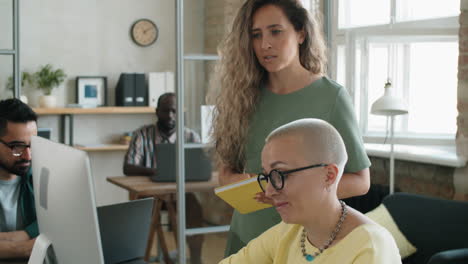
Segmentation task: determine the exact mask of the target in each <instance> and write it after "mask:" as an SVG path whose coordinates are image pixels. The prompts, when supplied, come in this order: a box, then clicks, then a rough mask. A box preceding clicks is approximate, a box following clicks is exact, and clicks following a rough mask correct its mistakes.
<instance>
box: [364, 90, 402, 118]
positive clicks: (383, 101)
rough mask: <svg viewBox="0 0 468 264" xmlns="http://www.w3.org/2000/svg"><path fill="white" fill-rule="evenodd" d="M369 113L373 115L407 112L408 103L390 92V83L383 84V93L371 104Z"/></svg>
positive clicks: (393, 114) (392, 114)
mask: <svg viewBox="0 0 468 264" xmlns="http://www.w3.org/2000/svg"><path fill="white" fill-rule="evenodd" d="M371 113H372V114H374V115H385V116H395V115H403V114H407V113H408V105H407V104H406V102H405V101H403V100H402V99H401V98H399V97H395V96H393V95H392V93H391V85H390V84H389V83H387V85H385V93H384V95H383V96H382V97H380V98H379V99H377V101H375V102H374V103H373V104H372V107H371Z"/></svg>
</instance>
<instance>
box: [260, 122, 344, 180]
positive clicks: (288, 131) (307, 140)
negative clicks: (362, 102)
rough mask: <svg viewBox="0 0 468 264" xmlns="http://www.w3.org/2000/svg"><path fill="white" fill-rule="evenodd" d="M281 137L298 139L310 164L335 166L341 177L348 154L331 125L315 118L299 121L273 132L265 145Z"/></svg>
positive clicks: (338, 134)
mask: <svg viewBox="0 0 468 264" xmlns="http://www.w3.org/2000/svg"><path fill="white" fill-rule="evenodd" d="M283 136H295V137H298V138H299V139H300V140H301V142H302V143H303V144H301V146H302V148H303V149H302V150H303V154H305V155H309V156H310V158H311V159H312V160H311V161H312V162H316V163H326V164H331V163H334V164H336V165H337V166H338V170H339V172H338V177H341V175H342V174H343V170H344V166H345V164H346V162H347V161H348V154H347V153H346V147H345V144H344V142H343V139H342V138H341V136H340V133H338V131H337V130H336V129H335V128H334V127H333V126H332V125H330V124H329V123H327V122H326V121H323V120H321V119H316V118H304V119H299V120H296V121H293V122H290V123H287V124H285V125H282V126H280V127H278V128H276V129H275V130H273V131H272V132H271V133H270V134H269V135H268V136H267V138H266V139H265V143H269V142H270V141H271V140H273V139H275V138H279V137H283Z"/></svg>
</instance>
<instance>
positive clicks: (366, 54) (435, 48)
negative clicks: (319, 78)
mask: <svg viewBox="0 0 468 264" xmlns="http://www.w3.org/2000/svg"><path fill="white" fill-rule="evenodd" d="M459 9H460V1H455V0H452V1H437V0H360V1H351V0H334V2H333V12H334V13H335V14H338V15H333V16H332V17H334V21H333V27H332V28H333V31H332V32H333V33H332V50H331V52H330V54H331V55H332V58H331V67H330V75H331V77H332V78H335V79H336V80H337V81H338V82H339V83H341V84H343V85H344V86H345V87H346V88H348V90H349V92H350V94H351V96H352V98H353V102H354V104H355V109H356V116H357V118H358V121H359V124H360V127H361V129H362V132H363V134H364V137H365V140H366V141H367V142H383V140H382V139H385V138H386V136H387V133H386V131H387V128H388V126H387V119H386V117H384V116H376V115H372V114H370V108H371V105H372V103H373V102H374V101H375V100H377V99H378V98H379V97H380V96H382V95H383V92H384V85H385V83H386V81H387V79H389V80H390V81H391V83H392V86H393V91H394V93H396V95H397V96H399V97H402V98H404V99H405V100H406V101H407V103H408V106H409V113H408V114H407V115H403V116H397V117H396V119H395V136H396V138H397V139H398V140H397V141H400V143H414V142H416V141H417V142H421V143H424V144H431V143H437V142H443V143H447V142H453V139H454V137H455V132H456V116H457V109H456V105H457V65H458V63H457V61H458V27H459V25H458V16H459V12H460V11H459ZM368 10H372V12H369V11H368ZM415 139H417V140H415Z"/></svg>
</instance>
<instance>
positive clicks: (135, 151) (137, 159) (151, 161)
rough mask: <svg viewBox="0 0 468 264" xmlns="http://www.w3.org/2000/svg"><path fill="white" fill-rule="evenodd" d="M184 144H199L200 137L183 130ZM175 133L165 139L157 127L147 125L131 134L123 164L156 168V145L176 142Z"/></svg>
mask: <svg viewBox="0 0 468 264" xmlns="http://www.w3.org/2000/svg"><path fill="white" fill-rule="evenodd" d="M184 132H185V142H186V143H199V142H200V136H199V135H198V134H197V133H196V132H195V131H193V130H191V129H188V128H185V131H184ZM176 136H177V135H176V133H173V134H172V135H171V136H169V137H167V136H166V135H164V134H163V133H161V131H159V128H158V126H157V125H155V124H154V125H147V126H144V127H142V128H140V129H138V130H136V131H135V132H133V135H132V140H131V142H130V146H129V148H128V150H127V154H126V155H125V163H126V164H132V165H137V166H143V167H146V168H156V150H155V148H156V144H160V143H172V144H174V143H175V141H176Z"/></svg>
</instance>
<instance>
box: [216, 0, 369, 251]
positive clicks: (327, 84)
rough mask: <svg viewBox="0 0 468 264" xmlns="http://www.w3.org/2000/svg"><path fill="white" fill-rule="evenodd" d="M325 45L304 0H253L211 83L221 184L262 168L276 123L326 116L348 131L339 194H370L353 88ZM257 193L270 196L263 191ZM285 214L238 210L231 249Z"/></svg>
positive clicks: (225, 43) (229, 37) (241, 13)
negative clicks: (334, 69) (336, 75)
mask: <svg viewBox="0 0 468 264" xmlns="http://www.w3.org/2000/svg"><path fill="white" fill-rule="evenodd" d="M325 50H326V45H325V41H324V39H323V33H322V32H321V28H320V25H319V24H318V23H317V22H316V21H315V20H314V19H313V18H312V17H311V16H310V15H309V13H308V11H307V10H306V9H304V8H303V7H302V5H301V4H300V3H299V0H247V1H246V2H245V3H244V4H243V6H242V7H241V8H240V10H239V11H238V13H237V16H236V18H235V20H234V22H233V25H232V29H231V31H230V32H229V33H228V35H227V36H226V38H225V39H224V40H223V42H222V43H221V45H220V47H219V55H220V60H219V62H218V64H217V65H216V68H215V74H214V76H215V78H214V79H213V80H212V83H211V85H212V87H213V88H215V87H219V89H218V90H215V89H211V91H212V92H213V94H211V97H214V98H215V100H216V101H215V105H216V108H217V114H216V115H215V117H214V130H213V135H214V141H215V146H216V156H217V161H218V168H219V178H220V179H219V180H220V184H221V185H225V184H229V183H232V182H236V181H239V180H243V179H246V178H248V177H250V176H253V175H256V174H257V173H259V172H261V171H262V168H261V160H260V154H261V151H262V148H263V146H264V143H265V138H266V136H267V135H268V134H269V133H270V132H271V131H272V130H273V129H274V128H276V127H279V126H281V125H284V124H286V123H289V122H291V121H294V120H297V119H301V118H319V119H322V120H325V121H327V122H328V123H330V124H332V125H333V126H334V127H335V128H336V129H337V130H338V132H339V133H340V134H341V136H342V138H343V140H344V142H345V146H346V151H347V153H348V155H349V159H348V162H347V163H346V166H345V170H344V172H345V173H344V175H343V178H342V180H341V182H340V184H339V187H338V196H339V198H340V199H343V198H348V197H353V196H358V195H363V194H365V193H367V191H368V189H369V186H370V179H369V166H370V161H369V159H368V157H367V155H366V152H365V149H364V146H363V142H362V137H361V134H360V131H359V128H358V125H357V121H356V118H355V116H354V110H353V106H352V103H351V99H350V97H349V95H348V93H347V92H346V89H345V88H343V87H342V86H341V85H339V84H337V83H335V82H334V81H332V80H330V79H328V78H327V77H326V76H325V75H324V74H325V70H326V52H325ZM256 198H257V200H258V201H261V202H267V203H271V201H270V200H268V199H267V198H266V197H265V196H264V195H263V194H261V193H259V194H258V195H257V197H256ZM280 221H281V218H280V216H279V215H278V213H277V212H276V211H275V209H274V208H268V209H264V210H261V211H257V212H254V213H250V214H246V215H242V214H240V213H238V212H237V211H235V212H234V215H233V219H232V222H231V230H230V234H229V237H228V245H227V248H226V252H225V254H226V256H229V255H231V254H233V253H236V252H237V251H238V250H239V249H241V248H242V247H244V246H245V245H246V244H247V243H248V242H249V241H250V240H252V239H253V238H256V237H257V236H259V235H260V234H261V233H262V232H263V231H265V230H267V229H268V228H270V227H272V226H273V225H275V224H277V223H279V222H280Z"/></svg>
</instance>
